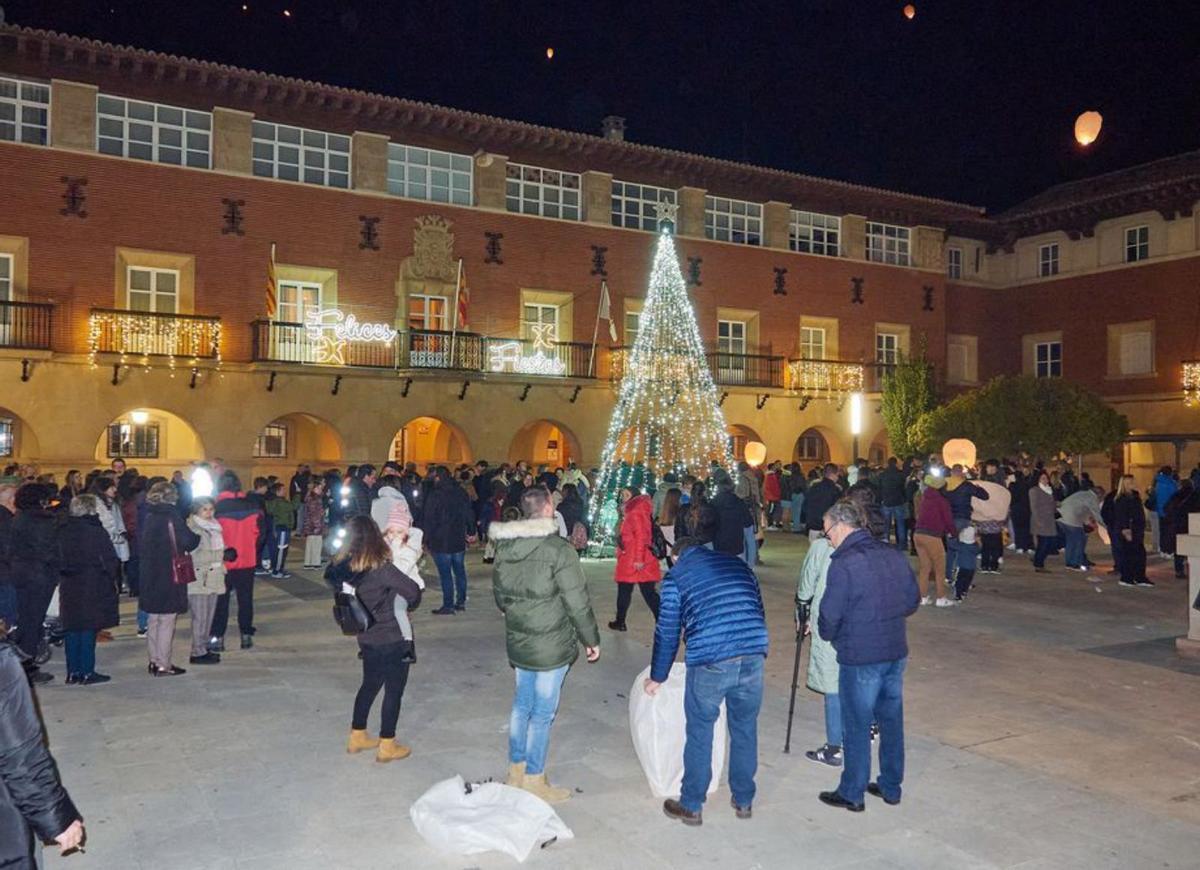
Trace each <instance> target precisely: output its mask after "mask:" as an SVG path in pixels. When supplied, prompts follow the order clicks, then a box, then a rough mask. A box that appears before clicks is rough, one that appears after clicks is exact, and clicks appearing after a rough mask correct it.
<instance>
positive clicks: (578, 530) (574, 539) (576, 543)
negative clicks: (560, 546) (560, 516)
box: [571, 522, 588, 550]
mask: <svg viewBox="0 0 1200 870" xmlns="http://www.w3.org/2000/svg"><path fill="white" fill-rule="evenodd" d="M587 542H588V540H587V529H585V528H584V527H583V523H579V522H577V523H575V527H574V528H573V529H571V546H572V547H574V548H575V549H576V550H582V549H583V548H585V547H586V546H587Z"/></svg>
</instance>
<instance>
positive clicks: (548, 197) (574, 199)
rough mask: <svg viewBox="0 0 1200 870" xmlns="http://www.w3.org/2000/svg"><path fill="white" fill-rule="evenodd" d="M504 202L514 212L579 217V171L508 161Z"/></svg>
mask: <svg viewBox="0 0 1200 870" xmlns="http://www.w3.org/2000/svg"><path fill="white" fill-rule="evenodd" d="M505 175H506V179H505V185H504V206H505V208H507V209H508V210H509V211H511V212H516V213H518V214H533V215H541V216H542V217H549V218H562V219H563V220H569V221H577V220H579V186H580V184H579V175H578V173H575V172H559V171H558V170H557V169H542V168H540V167H537V166H525V165H523V164H520V163H510V164H508V168H507V169H506V170H505Z"/></svg>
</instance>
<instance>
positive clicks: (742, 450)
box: [726, 434, 750, 462]
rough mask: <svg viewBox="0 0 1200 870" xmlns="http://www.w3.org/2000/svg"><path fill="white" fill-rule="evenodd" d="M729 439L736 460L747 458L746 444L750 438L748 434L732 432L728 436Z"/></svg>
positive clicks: (730, 449)
mask: <svg viewBox="0 0 1200 870" xmlns="http://www.w3.org/2000/svg"><path fill="white" fill-rule="evenodd" d="M726 437H727V438H728V439H729V452H730V454H732V456H733V459H734V461H735V462H741V461H742V460H743V459H745V458H746V444H747V442H749V440H750V438H749V437H748V436H746V435H735V434H730V435H727V436H726Z"/></svg>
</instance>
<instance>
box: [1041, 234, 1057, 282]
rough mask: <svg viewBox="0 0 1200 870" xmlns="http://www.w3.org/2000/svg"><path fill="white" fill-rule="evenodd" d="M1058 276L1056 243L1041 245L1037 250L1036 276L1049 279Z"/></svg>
mask: <svg viewBox="0 0 1200 870" xmlns="http://www.w3.org/2000/svg"><path fill="white" fill-rule="evenodd" d="M1057 274H1058V243H1057V242H1052V243H1050V244H1049V245H1042V246H1041V247H1040V248H1038V275H1039V276H1041V277H1042V278H1049V277H1050V276H1051V275H1057Z"/></svg>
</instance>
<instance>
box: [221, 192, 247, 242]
mask: <svg viewBox="0 0 1200 870" xmlns="http://www.w3.org/2000/svg"><path fill="white" fill-rule="evenodd" d="M245 204H246V201H245V200H244V199H222V200H221V205H223V206H225V211H224V212H222V214H221V217H222V218H223V219H224V221H225V226H223V227H221V235H223V236H227V235H229V234H230V233H232V234H233V235H235V236H244V235H246V231H245V230H243V229H242V222H243V221H244V220H245V219H246V216H245V215H243V214H242V207H243V206H244V205H245Z"/></svg>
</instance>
